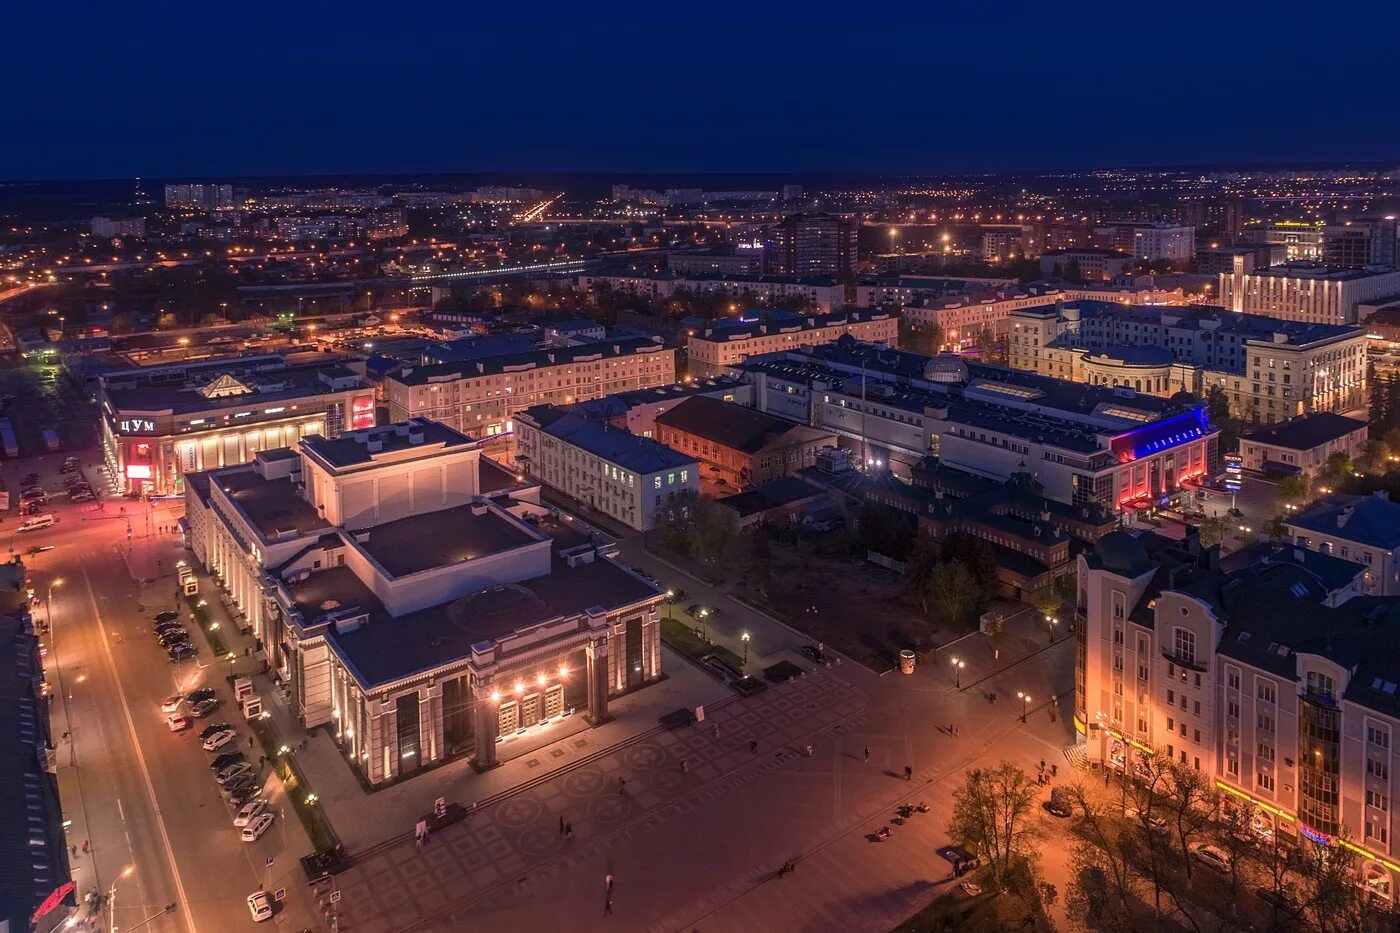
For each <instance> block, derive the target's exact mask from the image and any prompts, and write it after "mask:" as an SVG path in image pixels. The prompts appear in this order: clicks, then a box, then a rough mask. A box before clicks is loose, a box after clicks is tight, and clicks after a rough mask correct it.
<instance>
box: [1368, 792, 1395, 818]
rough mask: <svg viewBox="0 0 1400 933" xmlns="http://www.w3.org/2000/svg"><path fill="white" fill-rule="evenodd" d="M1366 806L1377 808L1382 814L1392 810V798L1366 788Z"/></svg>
mask: <svg viewBox="0 0 1400 933" xmlns="http://www.w3.org/2000/svg"><path fill="white" fill-rule="evenodd" d="M1366 806H1368V807H1375V808H1376V809H1377V810H1380V811H1381V812H1385V811H1386V810H1389V809H1390V798H1389V797H1387V796H1386V795H1385V794H1383V793H1381V792H1380V791H1378V790H1373V789H1371V788H1369V787H1368V788H1366Z"/></svg>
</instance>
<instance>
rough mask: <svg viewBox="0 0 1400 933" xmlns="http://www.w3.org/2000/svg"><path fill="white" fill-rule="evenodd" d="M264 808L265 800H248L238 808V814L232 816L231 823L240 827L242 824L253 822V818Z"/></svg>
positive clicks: (265, 805)
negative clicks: (241, 807)
mask: <svg viewBox="0 0 1400 933" xmlns="http://www.w3.org/2000/svg"><path fill="white" fill-rule="evenodd" d="M266 809H267V801H266V800H250V801H248V802H247V803H245V804H244V805H243V809H241V810H239V811H238V815H237V816H235V817H234V818H233V825H234V826H237V827H238V828H240V829H242V828H243V827H244V826H247V825H248V824H249V823H251V822H253V819H254V818H255V817H257V815H258V814H260V813H262V812H263V811H264V810H266Z"/></svg>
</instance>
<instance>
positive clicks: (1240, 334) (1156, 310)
mask: <svg viewBox="0 0 1400 933" xmlns="http://www.w3.org/2000/svg"><path fill="white" fill-rule="evenodd" d="M1366 346H1367V344H1366V332H1365V330H1364V329H1363V328H1360V327H1351V326H1342V325H1334V324H1314V323H1302V322H1297V321H1291V320H1281V319H1278V318H1270V317H1264V316H1260V315H1247V314H1232V313H1230V312H1228V311H1226V310H1225V309H1224V308H1218V307H1209V306H1196V307H1189V308H1188V307H1160V306H1141V305H1122V304H1117V303H1111V302H1105V301H1077V302H1074V303H1071V304H1063V305H1058V306H1050V307H1041V308H1026V309H1023V310H1019V311H1015V312H1012V315H1011V334H1010V340H1009V342H1008V344H1007V359H1008V362H1009V363H1010V364H1011V365H1012V366H1014V367H1016V368H1017V369H1026V370H1030V371H1032V372H1037V373H1041V374H1043V375H1047V376H1055V377H1056V378H1060V379H1070V380H1073V381H1075V382H1087V383H1091V384H1094V385H1102V386H1110V387H1112V386H1127V387H1129V388H1132V389H1133V390H1134V391H1136V392H1145V393H1149V394H1152V395H1160V396H1171V395H1173V394H1175V393H1177V392H1190V393H1192V394H1194V395H1196V396H1197V397H1199V398H1204V397H1205V396H1206V394H1207V393H1208V392H1209V391H1210V390H1211V389H1212V388H1214V387H1219V388H1220V389H1221V390H1222V391H1224V392H1225V394H1226V397H1227V398H1229V400H1230V407H1231V410H1232V411H1233V412H1234V413H1235V414H1236V415H1238V416H1240V417H1242V418H1245V419H1247V420H1249V421H1252V422H1256V423H1264V424H1272V423H1273V422H1276V421H1285V420H1287V419H1289V418H1293V417H1296V416H1297V415H1300V414H1304V413H1307V412H1314V411H1333V412H1347V411H1353V410H1356V409H1359V408H1363V407H1364V406H1365V404H1366Z"/></svg>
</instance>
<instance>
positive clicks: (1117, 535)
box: [1094, 531, 1151, 577]
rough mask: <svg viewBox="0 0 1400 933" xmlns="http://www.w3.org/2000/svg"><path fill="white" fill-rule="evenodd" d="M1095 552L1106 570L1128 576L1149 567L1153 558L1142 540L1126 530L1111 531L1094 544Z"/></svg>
mask: <svg viewBox="0 0 1400 933" xmlns="http://www.w3.org/2000/svg"><path fill="white" fill-rule="evenodd" d="M1094 554H1095V555H1096V556H1097V557H1098V559H1099V562H1100V563H1101V564H1103V567H1104V569H1105V570H1111V571H1113V572H1114V573H1121V574H1125V575H1127V576H1134V577H1135V576H1137V575H1139V574H1141V573H1142V572H1143V571H1144V570H1146V569H1147V567H1148V565H1149V564H1150V563H1151V560H1150V559H1149V558H1148V556H1147V548H1145V547H1143V546H1142V542H1141V541H1139V540H1138V539H1137V538H1135V537H1133V536H1132V535H1131V534H1129V533H1128V532H1126V531H1111V532H1109V533H1108V534H1106V535H1104V536H1103V537H1102V538H1100V539H1099V542H1098V544H1095V545H1094Z"/></svg>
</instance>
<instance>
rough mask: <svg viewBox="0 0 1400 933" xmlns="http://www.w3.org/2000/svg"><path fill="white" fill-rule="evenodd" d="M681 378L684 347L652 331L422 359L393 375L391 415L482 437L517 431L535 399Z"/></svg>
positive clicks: (387, 385) (585, 395) (546, 401)
mask: <svg viewBox="0 0 1400 933" xmlns="http://www.w3.org/2000/svg"><path fill="white" fill-rule="evenodd" d="M675 381H676V352H675V350H673V349H671V348H669V347H665V346H662V344H661V343H660V341H658V340H655V339H652V338H647V337H629V338H625V339H621V340H611V341H602V342H600V343H588V344H580V345H578V346H571V347H556V348H553V349H546V350H535V351H530V352H525V353H508V354H504V355H500V356H489V357H483V358H480V359H473V360H464V361H460V362H448V363H436V364H433V365H431V366H415V367H410V368H407V369H404V370H402V371H400V372H397V373H394V374H392V375H389V376H387V377H385V380H384V400H385V402H386V403H387V404H388V406H389V417H390V420H398V421H402V420H406V419H408V418H417V417H422V418H432V419H433V420H435V421H441V422H443V423H444V424H447V425H449V426H451V427H452V428H455V429H456V430H459V431H464V432H469V433H470V434H472V435H473V436H475V437H481V438H490V437H495V436H497V435H501V434H509V433H510V432H511V430H512V429H513V423H512V420H511V419H512V418H513V417H514V415H515V413H516V412H518V411H524V410H525V409H526V408H529V407H531V406H533V405H571V404H573V403H574V402H579V401H585V400H587V399H592V398H600V397H602V396H604V395H612V394H614V393H616V392H625V391H627V390H629V389H645V388H649V387H652V386H660V385H669V384H671V383H673V382H675Z"/></svg>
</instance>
